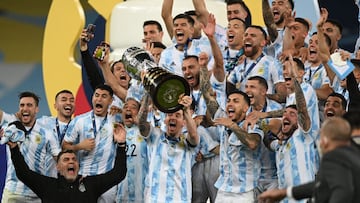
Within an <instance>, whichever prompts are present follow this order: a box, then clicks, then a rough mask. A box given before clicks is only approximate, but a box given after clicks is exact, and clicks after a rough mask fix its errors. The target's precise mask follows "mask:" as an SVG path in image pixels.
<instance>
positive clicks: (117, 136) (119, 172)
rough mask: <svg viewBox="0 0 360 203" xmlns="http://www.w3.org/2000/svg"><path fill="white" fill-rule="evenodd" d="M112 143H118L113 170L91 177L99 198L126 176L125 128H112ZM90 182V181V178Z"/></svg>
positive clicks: (117, 125)
mask: <svg viewBox="0 0 360 203" xmlns="http://www.w3.org/2000/svg"><path fill="white" fill-rule="evenodd" d="M113 133H114V141H115V142H117V143H118V147H117V150H116V159H115V163H114V167H113V169H111V170H110V171H108V172H107V173H105V174H102V175H98V176H93V178H94V179H96V180H95V182H96V184H95V185H96V187H97V192H98V194H99V196H100V195H101V194H102V193H104V192H105V191H107V190H108V189H110V188H111V187H113V186H114V185H117V184H119V183H120V182H121V181H122V180H124V178H125V176H126V171H127V168H126V152H125V148H126V143H125V141H126V130H125V127H124V126H123V125H122V124H120V123H117V124H115V127H114V131H113ZM89 177H90V180H91V176H89Z"/></svg>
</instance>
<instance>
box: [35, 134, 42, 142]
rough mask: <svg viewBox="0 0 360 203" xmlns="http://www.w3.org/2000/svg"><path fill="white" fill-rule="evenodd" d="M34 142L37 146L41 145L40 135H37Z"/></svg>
mask: <svg viewBox="0 0 360 203" xmlns="http://www.w3.org/2000/svg"><path fill="white" fill-rule="evenodd" d="M35 142H36V143H37V144H40V143H41V135H39V134H37V135H36V137H35Z"/></svg>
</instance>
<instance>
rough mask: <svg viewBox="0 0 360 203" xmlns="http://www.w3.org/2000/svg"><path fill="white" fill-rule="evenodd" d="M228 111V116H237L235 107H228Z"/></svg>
mask: <svg viewBox="0 0 360 203" xmlns="http://www.w3.org/2000/svg"><path fill="white" fill-rule="evenodd" d="M227 113H228V116H229V118H230V119H232V118H234V117H235V109H233V108H232V107H229V108H228V109H227Z"/></svg>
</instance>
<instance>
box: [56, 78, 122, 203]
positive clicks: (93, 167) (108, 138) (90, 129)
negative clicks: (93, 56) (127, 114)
mask: <svg viewBox="0 0 360 203" xmlns="http://www.w3.org/2000/svg"><path fill="white" fill-rule="evenodd" d="M112 101H113V90H112V89H111V87H109V86H108V85H99V86H97V87H96V89H95V92H94V94H93V97H92V104H93V109H92V110H91V111H89V112H87V113H84V114H82V115H79V116H76V117H75V119H73V120H72V121H71V122H70V124H69V128H68V131H67V132H66V135H65V137H64V141H63V143H62V146H63V148H64V149H70V150H73V151H76V152H78V156H79V163H80V171H79V174H81V175H83V176H92V175H98V174H101V173H105V172H107V171H109V170H111V169H112V167H113V165H114V160H115V154H116V153H115V151H116V143H115V142H114V140H113V135H112V132H113V123H114V122H115V116H112V115H109V114H108V108H109V106H110V105H111V103H112ZM116 189H117V188H116V187H113V188H112V189H110V190H108V192H106V193H104V194H103V195H102V196H101V197H100V198H99V201H98V202H113V201H114V199H115V197H116Z"/></svg>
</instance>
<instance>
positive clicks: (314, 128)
mask: <svg viewBox="0 0 360 203" xmlns="http://www.w3.org/2000/svg"><path fill="white" fill-rule="evenodd" d="M300 86H301V89H302V91H303V93H304V96H305V100H306V106H307V110H308V113H309V117H310V120H311V127H310V130H311V131H310V132H309V135H310V137H311V138H312V139H313V140H314V143H312V146H311V147H310V153H309V154H308V155H309V157H308V159H307V160H308V161H309V162H310V163H311V164H313V172H314V173H316V172H317V170H318V169H319V164H320V156H319V153H318V151H317V149H316V140H318V139H319V137H320V134H319V133H320V118H319V108H318V99H317V96H316V92H315V90H314V88H313V87H312V86H311V85H310V84H308V83H306V82H302V83H301V84H300ZM291 104H296V100H295V93H292V94H290V95H288V96H287V98H286V106H288V105H291Z"/></svg>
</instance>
